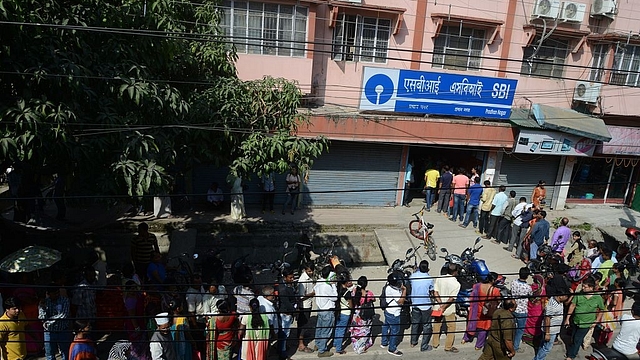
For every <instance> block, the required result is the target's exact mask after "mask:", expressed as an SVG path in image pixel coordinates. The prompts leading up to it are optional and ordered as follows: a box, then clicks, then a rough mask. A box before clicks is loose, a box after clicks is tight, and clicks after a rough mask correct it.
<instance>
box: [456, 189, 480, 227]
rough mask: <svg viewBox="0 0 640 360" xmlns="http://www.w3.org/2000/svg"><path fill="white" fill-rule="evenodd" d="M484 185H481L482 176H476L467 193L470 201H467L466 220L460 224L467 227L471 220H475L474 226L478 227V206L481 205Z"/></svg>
mask: <svg viewBox="0 0 640 360" xmlns="http://www.w3.org/2000/svg"><path fill="white" fill-rule="evenodd" d="M482 192H483V190H482V185H480V177H479V176H476V177H475V179H474V181H473V185H471V187H469V191H467V195H468V197H469V202H468V203H467V215H466V216H465V217H464V222H463V223H462V224H460V225H458V226H460V227H461V228H466V227H467V226H469V222H471V221H473V227H474V228H476V227H478V206H480V198H481V197H482Z"/></svg>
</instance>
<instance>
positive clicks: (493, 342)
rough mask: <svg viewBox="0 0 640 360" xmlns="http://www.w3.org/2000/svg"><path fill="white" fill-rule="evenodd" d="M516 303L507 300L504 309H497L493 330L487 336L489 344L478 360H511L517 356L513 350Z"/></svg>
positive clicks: (492, 324) (492, 321)
mask: <svg viewBox="0 0 640 360" xmlns="http://www.w3.org/2000/svg"><path fill="white" fill-rule="evenodd" d="M515 309H516V303H515V301H514V300H513V299H507V300H505V301H504V303H503V305H502V309H497V310H496V311H495V312H494V313H493V317H492V318H491V329H490V330H489V336H487V343H486V345H485V346H484V349H483V350H482V355H480V357H479V358H478V360H509V359H511V358H512V357H513V356H514V355H515V354H516V352H515V350H514V349H513V332H514V331H513V329H514V328H515V321H514V320H513V314H512V313H513V311H515Z"/></svg>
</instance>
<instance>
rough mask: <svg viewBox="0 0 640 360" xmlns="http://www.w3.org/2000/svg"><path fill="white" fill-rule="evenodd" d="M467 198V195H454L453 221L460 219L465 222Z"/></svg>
mask: <svg viewBox="0 0 640 360" xmlns="http://www.w3.org/2000/svg"><path fill="white" fill-rule="evenodd" d="M466 198H467V196H466V195H465V194H453V216H452V217H451V220H453V221H456V218H458V217H459V218H460V221H462V220H464V201H465V199H466Z"/></svg>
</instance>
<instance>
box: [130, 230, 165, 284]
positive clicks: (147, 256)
mask: <svg viewBox="0 0 640 360" xmlns="http://www.w3.org/2000/svg"><path fill="white" fill-rule="evenodd" d="M154 252H160V248H159V247H158V239H156V236H155V235H154V234H152V233H150V232H149V225H147V223H144V222H142V223H140V224H139V225H138V235H136V236H134V237H133V240H132V241H131V260H132V261H133V265H134V266H135V268H136V273H137V274H138V276H139V277H140V279H141V280H143V281H144V279H145V278H146V275H147V267H148V266H149V263H150V262H151V255H152V254H153V253H154Z"/></svg>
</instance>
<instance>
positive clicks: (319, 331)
mask: <svg viewBox="0 0 640 360" xmlns="http://www.w3.org/2000/svg"><path fill="white" fill-rule="evenodd" d="M335 322H336V318H335V312H334V311H333V310H318V322H317V323H316V340H315V341H316V346H317V347H318V354H322V353H323V352H326V351H328V350H329V349H328V348H327V343H328V342H329V339H331V333H332V332H333V326H334V325H335Z"/></svg>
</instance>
